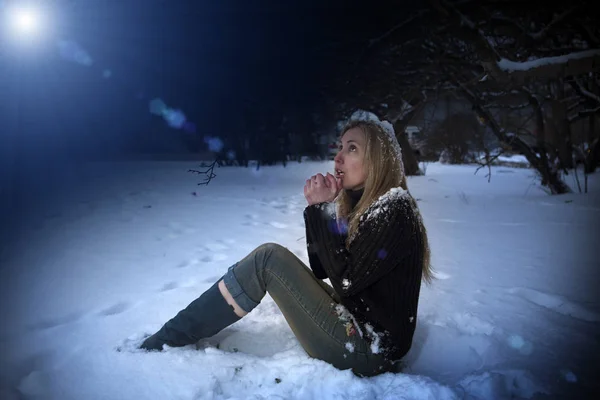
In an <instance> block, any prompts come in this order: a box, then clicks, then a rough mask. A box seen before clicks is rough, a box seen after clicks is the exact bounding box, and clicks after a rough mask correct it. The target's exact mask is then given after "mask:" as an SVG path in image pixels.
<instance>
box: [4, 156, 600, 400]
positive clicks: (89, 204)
mask: <svg viewBox="0 0 600 400" xmlns="http://www.w3.org/2000/svg"><path fill="white" fill-rule="evenodd" d="M332 166H333V163H332V162H321V163H319V162H310V163H302V164H297V163H292V164H289V165H288V167H287V168H283V167H282V166H275V167H263V168H261V169H260V170H259V171H256V170H254V169H244V168H234V167H228V168H218V169H216V170H215V172H216V174H217V177H216V178H215V179H214V180H213V181H212V182H211V183H210V184H209V185H208V186H197V185H196V183H197V182H199V181H200V180H201V177H199V176H197V175H194V174H191V173H189V172H187V171H188V169H189V168H194V167H196V164H195V163H193V162H148V161H144V162H142V161H140V162H115V163H110V164H106V163H105V164H103V163H95V164H90V165H87V166H85V168H81V169H78V170H76V171H77V173H75V174H74V175H73V176H71V178H70V181H68V182H67V183H66V184H65V187H67V186H68V187H71V188H77V190H74V189H70V190H69V192H68V197H69V198H68V199H60V198H56V199H54V200H56V201H55V202H54V203H52V200H53V199H52V198H47V199H45V200H46V203H47V204H54V205H53V206H47V207H45V208H43V209H42V208H40V213H39V214H40V215H38V216H37V217H36V218H33V219H32V220H31V221H30V223H29V224H28V225H27V226H26V227H24V229H26V231H25V234H23V235H21V236H20V238H21V239H20V240H19V242H18V243H16V244H14V246H13V254H11V255H6V256H5V259H3V260H0V261H1V262H2V264H3V265H2V268H1V270H0V271H1V272H2V279H1V280H0V300H1V303H0V304H1V306H0V313H1V315H2V323H1V324H0V353H1V354H2V358H1V361H0V374H1V375H0V398H2V399H61V400H69V399H77V400H80V399H86V400H93V399H111V400H112V399H114V400H117V399H124V400H125V399H126V400H131V399H136V400H142V399H275V398H277V399H333V398H336V399H342V398H344V399H365V400H366V399H369V400H370V399H403V398H405V399H425V398H427V399H491V398H494V399H503V398H506V399H509V398H543V399H545V398H590V397H589V396H591V395H592V392H594V391H597V390H598V389H600V387H599V384H598V381H597V375H596V374H597V369H596V368H597V366H598V361H599V357H600V329H599V327H600V304H599V302H598V295H597V294H596V293H597V292H598V289H597V285H598V283H599V282H600V279H599V277H600V265H599V262H598V259H597V258H596V257H594V255H593V254H592V253H597V246H598V244H599V243H600V242H599V241H598V235H597V233H598V226H599V224H598V222H599V220H600V201H599V200H600V179H598V174H596V176H591V177H590V179H591V181H590V192H591V193H590V194H588V195H580V194H570V195H564V196H553V197H551V196H548V195H546V194H545V193H544V192H543V191H542V190H541V189H540V188H539V186H538V185H537V184H535V179H534V177H533V175H534V173H533V171H532V170H529V169H512V168H505V167H494V168H493V169H492V171H493V176H492V180H491V183H488V182H487V178H486V177H485V173H487V170H486V171H480V172H479V173H478V174H477V175H474V174H473V172H474V170H475V168H474V167H473V166H445V165H440V164H438V163H434V164H430V165H429V166H428V168H427V175H426V176H421V177H412V178H410V179H409V187H410V190H411V192H412V193H413V195H414V196H415V197H416V198H418V199H419V205H420V207H421V211H422V214H423V217H424V220H425V223H426V226H427V228H428V231H429V238H430V243H431V248H432V257H433V258H432V261H433V265H434V268H435V269H436V270H437V276H438V279H437V280H436V281H435V282H434V284H433V285H431V286H426V285H424V286H423V289H422V292H421V293H422V295H421V300H420V304H419V320H418V326H417V331H416V334H415V339H414V345H413V349H412V350H411V352H410V353H409V354H408V356H407V357H406V361H407V364H408V367H407V369H406V371H405V373H403V374H385V375H381V376H378V377H375V378H369V379H360V378H357V377H355V376H354V375H353V374H352V373H351V372H349V371H339V370H336V369H335V368H333V367H332V366H330V365H328V364H326V363H324V362H322V361H318V360H314V359H311V358H309V357H308V356H307V355H306V353H305V352H304V351H303V350H302V348H301V347H300V346H299V344H298V342H297V341H296V339H295V338H294V335H293V334H292V332H291V330H290V329H289V328H288V326H287V325H286V323H285V320H284V318H283V316H282V315H281V313H280V312H279V311H278V309H277V307H276V305H275V303H274V302H273V301H272V299H270V298H269V297H267V298H265V300H264V301H263V303H262V304H261V305H260V306H259V307H258V308H257V309H255V310H254V311H253V312H252V313H250V314H249V315H248V316H247V317H245V318H243V319H242V320H241V321H239V322H238V323H236V324H234V325H233V326H231V327H230V328H228V329H226V330H224V331H223V332H221V333H220V334H219V335H217V336H216V337H215V338H212V339H210V340H207V341H203V342H201V343H200V344H199V346H198V348H196V346H188V347H185V348H178V349H168V350H167V351H165V352H163V353H146V352H143V351H139V350H136V345H138V344H139V342H140V339H141V338H142V336H143V335H144V334H149V333H153V332H154V331H156V330H157V329H158V328H159V327H160V326H161V325H162V324H163V323H164V322H165V321H166V320H167V319H169V318H170V317H172V316H173V315H175V313H176V312H177V311H179V310H180V309H181V308H183V307H185V306H186V305H187V304H189V302H190V301H192V300H193V299H195V298H196V297H197V296H198V295H199V294H201V293H202V292H203V291H204V290H206V289H207V288H209V287H210V285H212V284H213V283H214V282H215V280H217V279H218V278H219V277H220V276H222V274H223V273H224V272H225V271H226V269H227V268H228V267H229V266H230V265H232V264H233V263H234V262H236V261H237V260H239V259H241V258H242V257H243V256H244V255H246V254H247V253H248V252H249V251H251V250H252V249H254V248H255V247H257V246H258V245H260V244H261V243H264V242H277V243H280V244H282V245H284V246H286V247H288V248H289V249H290V250H292V251H293V252H294V253H296V254H297V255H298V256H299V257H300V258H301V259H303V260H304V261H305V262H308V261H307V254H306V248H305V241H304V221H303V218H302V211H303V209H304V207H305V200H304V197H303V194H302V188H303V184H304V180H305V179H306V178H308V177H309V176H310V175H312V174H314V173H316V172H324V171H328V170H329V171H331V170H332ZM569 183H572V182H571V180H569ZM573 187H575V186H573ZM39 195H40V199H42V198H43V197H44V193H40V194H39ZM54 195H56V193H54ZM216 343H219V348H216V346H215V345H216Z"/></svg>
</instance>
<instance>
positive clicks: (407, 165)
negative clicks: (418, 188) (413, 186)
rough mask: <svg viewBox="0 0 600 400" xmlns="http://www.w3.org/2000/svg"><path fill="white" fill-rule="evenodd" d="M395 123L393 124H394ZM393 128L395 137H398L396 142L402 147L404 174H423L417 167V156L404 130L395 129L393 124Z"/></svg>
mask: <svg viewBox="0 0 600 400" xmlns="http://www.w3.org/2000/svg"><path fill="white" fill-rule="evenodd" d="M394 125H395V124H394ZM394 130H395V131H396V138H397V139H398V143H399V144H400V148H402V162H403V163H404V174H405V175H409V176H411V175H423V173H422V172H421V170H420V169H419V162H418V161H417V156H416V155H415V152H414V151H413V149H412V146H411V145H410V142H409V141H408V136H407V135H406V132H405V131H403V130H402V131H400V132H398V130H396V127H395V126H394Z"/></svg>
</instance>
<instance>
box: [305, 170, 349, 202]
mask: <svg viewBox="0 0 600 400" xmlns="http://www.w3.org/2000/svg"><path fill="white" fill-rule="evenodd" d="M340 190H342V181H341V180H339V179H335V177H334V176H333V175H331V174H330V173H329V172H328V173H327V176H323V174H317V175H313V176H312V177H311V178H310V179H307V180H306V184H305V185H304V197H305V198H306V201H308V205H309V206H310V205H313V204H319V203H325V202H327V203H328V202H332V201H333V200H334V199H335V198H336V197H337V195H338V193H339V192H340Z"/></svg>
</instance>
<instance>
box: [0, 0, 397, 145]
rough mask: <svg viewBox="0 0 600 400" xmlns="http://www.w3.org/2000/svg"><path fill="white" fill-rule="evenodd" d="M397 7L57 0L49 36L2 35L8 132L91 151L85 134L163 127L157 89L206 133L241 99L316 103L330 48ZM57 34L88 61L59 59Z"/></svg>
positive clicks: (381, 24)
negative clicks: (32, 43) (155, 111)
mask: <svg viewBox="0 0 600 400" xmlns="http://www.w3.org/2000/svg"><path fill="white" fill-rule="evenodd" d="M8 3H9V2H6V1H5V2H4V4H8ZM50 3H52V2H50ZM398 4H399V3H398V2H387V3H384V2H366V1H363V2H358V1H354V2H353V1H341V0H340V1H330V2H323V1H312V0H311V1H306V0H305V1H294V0H290V1H266V0H249V1H243V0H226V1H218V2H217V1H203V0H168V1H167V0H102V1H100V0H98V1H91V0H86V1H83V0H79V1H72V0H62V1H60V0H59V1H57V2H55V4H54V6H53V13H52V15H51V17H50V18H48V19H49V28H50V27H51V28H52V29H48V30H47V31H48V34H47V36H48V37H47V38H46V41H44V42H43V43H40V44H38V45H37V46H36V47H35V48H19V46H18V44H16V43H15V42H14V41H11V40H10V39H7V38H3V42H2V44H3V45H2V48H1V50H2V53H1V55H2V57H1V58H0V85H2V93H1V94H0V100H1V103H0V104H1V106H2V110H1V112H2V119H1V120H0V127H1V129H2V132H3V140H4V139H5V136H6V131H12V132H13V135H19V136H24V135H27V137H28V138H29V140H30V142H29V145H28V146H29V147H31V145H32V143H31V141H34V142H39V141H41V142H45V141H49V142H50V143H46V144H45V145H44V147H45V146H47V145H49V144H53V145H54V146H55V147H60V146H63V147H65V146H66V147H67V148H70V149H79V150H78V151H80V149H81V146H83V147H85V146H86V143H87V144H88V145H89V147H97V146H96V145H97V143H95V142H94V141H93V140H92V139H89V141H88V139H87V138H88V136H87V134H90V132H93V133H91V134H90V135H92V136H97V135H98V132H102V133H103V134H104V135H106V136H107V137H112V135H114V136H116V138H114V140H115V141H118V140H119V138H124V137H125V135H127V134H128V132H131V131H133V130H141V129H148V124H150V126H151V125H152V124H160V123H162V121H161V119H160V118H158V117H156V116H154V115H152V114H150V113H149V112H148V103H149V101H150V100H151V99H152V98H155V97H156V98H160V99H162V100H164V101H165V103H166V104H167V105H168V106H170V107H174V108H178V109H181V110H182V111H183V112H184V113H185V114H186V116H187V117H188V119H189V120H190V121H192V122H194V123H195V124H201V125H202V126H203V127H204V129H206V130H210V131H217V130H219V129H223V120H224V119H226V120H227V121H229V122H231V120H232V115H233V116H235V115H236V109H239V108H240V107H241V105H242V104H244V103H245V102H247V101H248V100H252V101H254V102H259V103H269V102H274V103H281V102H283V103H285V104H290V105H292V106H294V107H296V108H297V109H300V110H302V109H304V108H305V109H306V110H307V111H308V110H311V107H312V106H314V104H315V102H316V99H315V94H316V92H317V88H318V87H319V86H320V85H321V84H322V83H323V82H324V81H327V80H329V79H331V77H332V74H335V70H336V68H337V65H336V63H337V62H338V60H337V59H336V57H335V55H334V53H335V51H336V50H335V49H338V48H339V45H340V44H341V43H342V44H344V46H346V47H347V46H349V45H352V43H354V42H355V41H356V40H355V38H356V37H361V36H364V37H370V36H373V35H375V34H377V32H383V31H385V30H386V29H388V28H389V26H391V25H392V24H393V22H394V21H395V20H399V19H400V18H402V13H403V9H402V7H398ZM390 10H394V12H390ZM61 39H63V40H64V39H66V40H73V41H75V42H76V43H77V44H78V45H79V46H80V47H81V48H82V49H83V50H85V51H86V52H87V53H88V54H89V55H90V56H91V57H92V59H93V64H92V65H90V66H83V65H81V64H77V63H74V62H71V61H68V60H65V59H64V58H62V57H61V56H60V54H59V52H58V50H57V47H56V42H57V41H58V40H61ZM332 46H333V47H332ZM336 46H338V47H336ZM21 47H24V46H21ZM357 51H358V47H357ZM346 62H347V61H346V60H339V63H340V64H343V63H346ZM105 70H110V77H108V78H104V77H103V75H102V74H103V72H104V71H105ZM8 103H10V104H11V105H12V107H7V104H8ZM17 111H18V112H17ZM313 111H314V110H313ZM50 130H51V131H52V132H49V131H50ZM15 131H19V133H18V134H16V133H15ZM41 131H43V132H41ZM57 139H58V140H57ZM111 140H113V139H106V142H111ZM65 142H68V143H65ZM77 143H78V144H77ZM92 144H93V145H92ZM115 145H116V144H115ZM117 147H118V146H117ZM45 150H46V151H48V149H47V148H46V147H45ZM55 150H56V151H59V149H55ZM63 150H64V151H68V150H65V149H63Z"/></svg>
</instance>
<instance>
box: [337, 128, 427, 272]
mask: <svg viewBox="0 0 600 400" xmlns="http://www.w3.org/2000/svg"><path fill="white" fill-rule="evenodd" d="M353 128H359V129H360V130H361V131H362V132H363V133H364V135H365V139H366V140H365V142H366V149H365V160H364V165H365V168H366V171H365V172H366V175H367V179H366V181H365V185H364V192H363V195H362V197H361V198H360V200H359V202H358V203H357V204H356V206H355V207H354V209H351V199H350V197H349V196H348V194H347V193H346V191H344V190H342V191H341V192H340V194H339V195H338V197H337V199H336V203H337V209H338V215H339V217H341V218H342V219H344V220H346V221H347V223H348V239H347V242H346V246H349V245H350V243H351V241H352V239H353V238H354V235H355V234H356V232H357V230H358V224H359V221H360V217H361V215H363V214H364V212H365V211H366V210H367V209H368V208H369V206H370V205H371V204H372V203H373V202H374V201H376V200H377V199H379V197H381V196H382V195H384V194H385V193H387V192H388V191H389V190H390V189H392V188H395V187H401V188H402V189H404V190H406V191H408V187H407V185H406V176H405V174H404V164H403V163H402V157H401V154H398V152H397V151H396V149H395V146H394V144H393V143H392V138H391V136H390V135H389V134H388V133H386V132H385V131H384V129H383V128H382V126H381V125H379V124H378V123H376V122H374V121H363V120H355V121H350V122H349V123H348V124H346V126H345V127H344V128H343V129H342V133H341V135H340V137H342V136H344V134H345V133H346V132H347V131H349V130H350V129H353ZM394 140H395V139H394ZM408 197H409V199H410V203H411V206H412V207H413V209H414V210H415V212H416V213H417V217H418V218H417V220H418V223H419V225H420V226H419V228H420V230H421V234H422V240H423V248H422V251H423V265H422V269H423V278H424V279H425V281H426V282H427V283H430V282H431V280H432V279H433V270H432V268H431V265H430V258H431V253H430V250H429V241H428V240H427V230H426V229H425V225H424V224H423V219H422V218H421V215H420V213H419V208H418V206H417V202H416V201H415V199H414V198H413V197H412V195H410V192H409V196H408Z"/></svg>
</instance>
